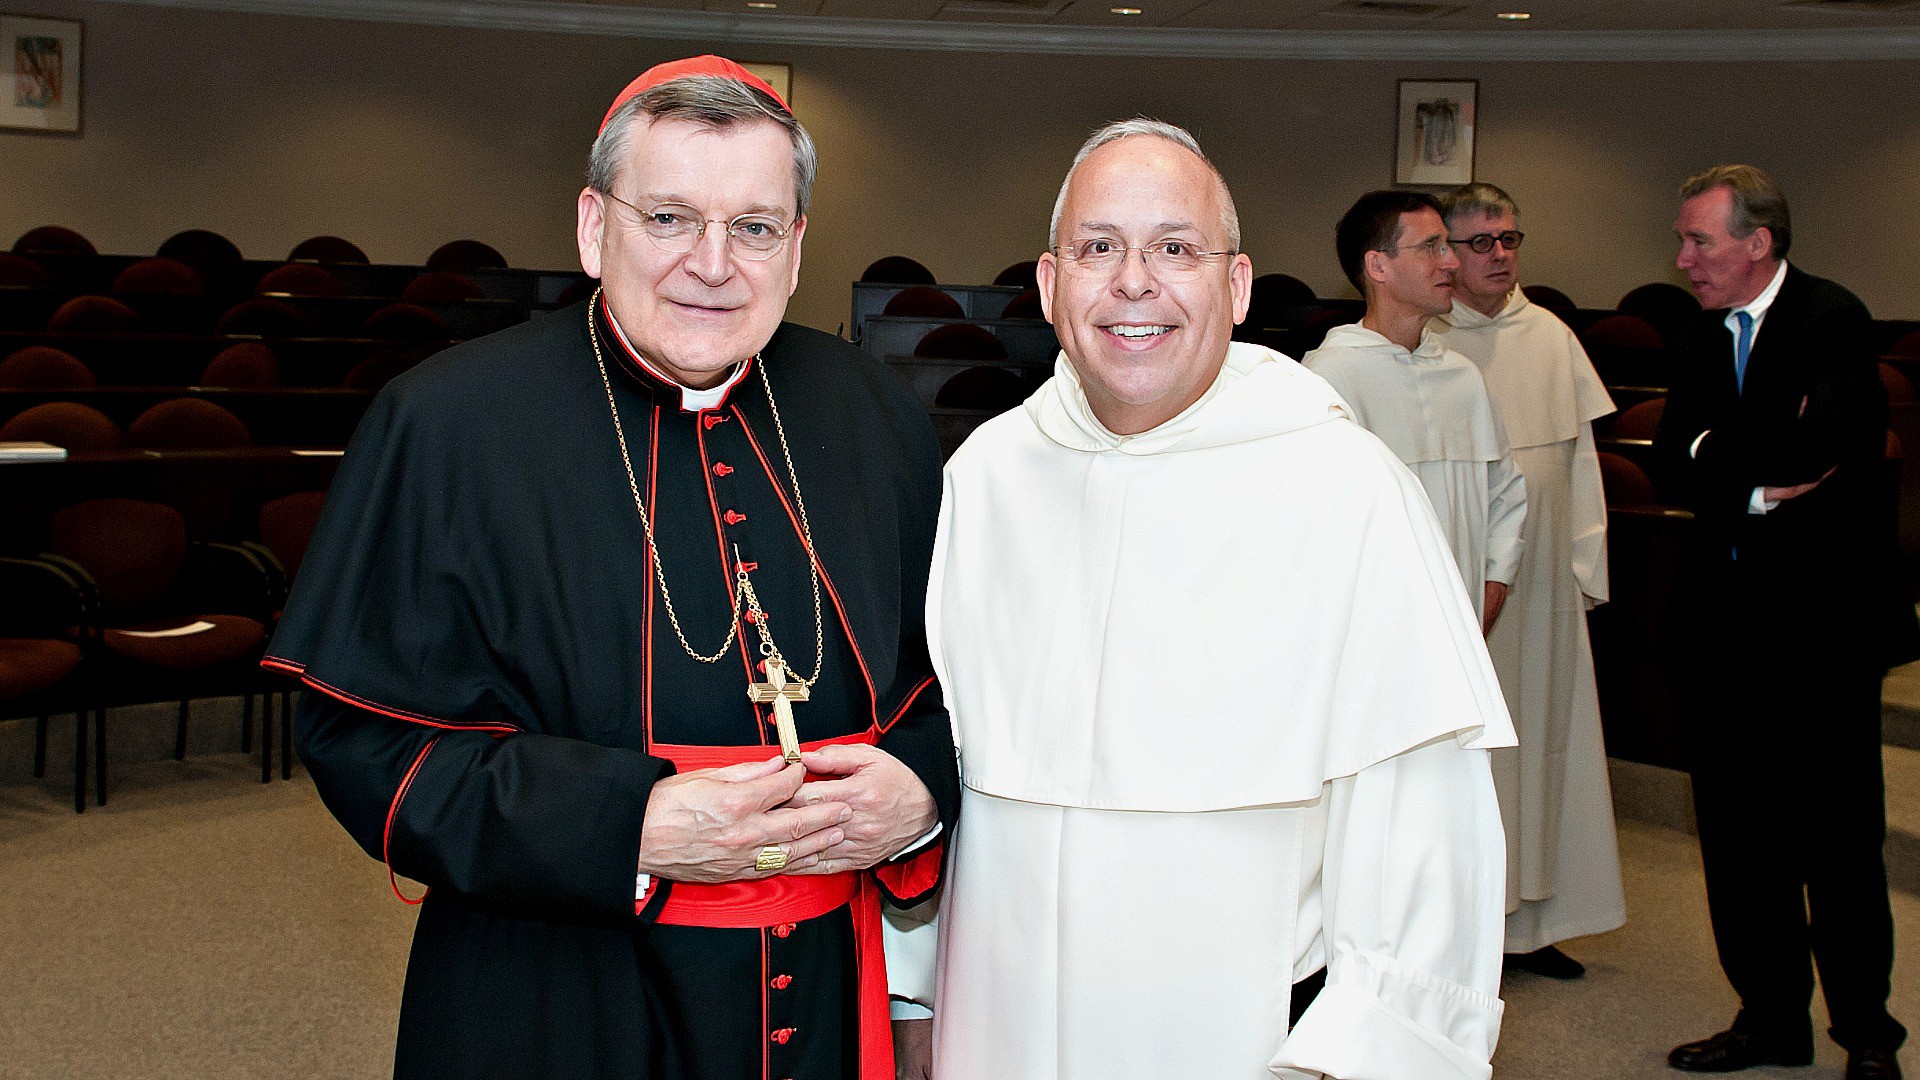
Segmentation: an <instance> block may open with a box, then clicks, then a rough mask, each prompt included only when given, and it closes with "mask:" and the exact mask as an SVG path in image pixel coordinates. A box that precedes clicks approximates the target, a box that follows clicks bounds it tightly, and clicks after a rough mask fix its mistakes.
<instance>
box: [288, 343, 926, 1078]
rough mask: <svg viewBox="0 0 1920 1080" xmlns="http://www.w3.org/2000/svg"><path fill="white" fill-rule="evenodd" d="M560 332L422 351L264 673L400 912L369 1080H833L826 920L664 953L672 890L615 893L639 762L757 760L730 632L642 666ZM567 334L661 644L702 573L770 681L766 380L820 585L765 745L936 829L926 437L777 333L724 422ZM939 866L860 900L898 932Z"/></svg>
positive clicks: (856, 379)
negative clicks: (903, 805) (736, 611)
mask: <svg viewBox="0 0 1920 1080" xmlns="http://www.w3.org/2000/svg"><path fill="white" fill-rule="evenodd" d="M588 311H589V309H588V308H587V306H586V305H579V306H575V307H573V308H569V309H566V310H564V311H560V312H556V313H553V314H551V315H546V316H541V317H539V318H537V319H536V320H535V321H533V322H531V323H528V324H525V325H523V326H520V327H516V328H514V329H511V330H507V331H504V332H501V333H498V334H494V335H491V336H489V337H486V338H483V339H480V340H477V341H474V342H470V343H468V344H466V345H463V346H460V347H457V348H454V349H450V350H447V351H446V352H444V353H441V354H439V355H438V356H435V357H434V358H432V359H431V360H429V361H427V362H426V363H424V364H422V365H421V366H420V367H418V368H416V369H415V370H414V371H412V372H410V373H408V374H407V375H405V376H402V377H401V378H399V379H396V380H395V381H394V382H393V383H392V385H390V386H389V387H388V388H387V389H386V390H385V391H384V392H383V393H382V394H381V395H380V397H379V398H378V399H376V401H375V402H374V404H373V406H372V408H371V409H370V410H369V411H368V413H367V416H366V419H365V420H364V421H363V422H362V424H361V425H360V429H359V431H358V432H357V433H356V434H355V435H354V438H353V442H352V444H351V445H350V446H349V447H348V450H347V455H346V458H345V460H344V462H343V463H342V466H341V470H340V473H339V476H338V477H337V479H336V480H335V481H334V485H333V489H332V492H331V494H330V496H329V498H328V501H327V507H326V510H325V512H324V514H323V515H322V517H321V521H320V524H319V528H318V530H317V531H316V532H315V534H314V538H313V541H312V544H311V546H310V548H309V550H308V554H307V556H306V558H305V561H304V563H303V565H302V569H301V571H300V578H299V581H298V583H297V584H296V586H295V588H294V591H293V596H292V598H291V601H290V603H289V604H288V607H287V613H286V616H285V620H284V621H283V622H282V623H281V625H280V629H279V631H278V633H277V634H276V635H275V636H274V640H273V644H272V647H271V648H270V650H269V656H268V660H267V665H268V666H269V667H274V668H278V669H280V670H284V671H289V672H294V673H298V674H300V675H301V676H302V677H303V678H304V679H305V680H306V682H307V684H308V686H309V692H308V693H306V694H305V695H303V699H302V702H301V706H300V711H299V716H298V726H297V738H298V741H299V749H300V753H301V756H302V758H303V759H304V760H305V762H306V763H307V765H308V768H309V769H310V771H311V772H312V774H313V777H314V782H315V784H316V786H317V787H318V788H319V791H320V794H321V797H322V798H323V799H324V800H325V801H326V804H327V806H328V807H329V809H331V810H332V811H333V813H334V814H335V815H336V816H337V817H338V818H339V819H340V821H341V823H342V824H343V825H345V826H346V828H347V830H348V832H350V833H351V834H352V835H353V837H354V839H355V840H357V841H359V843H360V845H361V846H362V847H364V848H365V849H366V850H367V851H368V852H369V853H370V854H372V855H373V856H374V857H376V858H383V859H384V860H385V861H386V862H387V863H388V865H389V866H391V867H392V868H393V869H394V870H396V871H398V872H399V873H401V874H404V875H406V876H407V877H410V878H413V879H415V880H418V881H420V882H424V883H425V884H427V885H428V886H429V887H430V889H431V891H430V893H429V895H428V896H427V898H426V900H425V902H424V903H423V904H422V905H421V908H420V916H419V921H418V925H417V927H416V929H415V933H414V943H413V953H412V958H411V961H410V963H409V965H408V970H407V982H406V990H405V994H404V997H403V1001H402V1007H401V1015H400V1030H399V1037H398V1047H397V1052H396V1067H395V1072H396V1075H398V1076H401V1077H408V1078H412V1077H476V1078H477V1077H487V1078H504V1077H543V1078H565V1077H623V1078H667V1077H672V1078H697V1080H746V1078H749V1077H753V1078H761V1080H783V1078H793V1080H807V1078H812V1080H843V1078H851V1077H855V1076H859V1075H861V1072H860V1068H859V1064H858V1060H859V1057H860V1053H859V1047H860V1046H861V1044H862V1043H863V1042H864V1043H865V1044H866V1046H867V1051H868V1061H869V1064H870V1065H871V1064H872V1061H873V1050H874V1046H875V1045H878V1044H877V1043H876V1042H875V1040H876V1039H884V1024H875V1023H873V1022H872V1016H873V1012H872V1010H871V1006H872V1003H873V999H872V998H871V997H869V998H868V999H867V1004H868V1009H867V1013H866V1016H867V1019H866V1021H865V1022H864V1023H863V1020H862V1017H861V1011H860V1009H858V1008H856V994H855V989H856V982H857V979H856V969H857V958H856V954H857V953H860V954H861V957H862V958H863V959H864V961H865V962H866V963H867V964H868V965H871V964H872V962H873V954H872V953H871V952H870V951H864V950H862V948H861V947H860V946H859V943H858V942H857V940H856V939H857V938H858V934H857V933H856V925H864V924H862V923H861V920H860V919H859V917H858V916H857V915H856V914H854V911H855V909H856V908H857V907H858V905H853V906H841V907H838V908H837V909H834V910H831V911H828V912H826V913H825V914H822V915H818V916H817V917H810V918H805V919H785V920H780V921H770V922H769V923H768V924H767V925H760V924H759V923H758V922H756V923H754V924H753V925H750V926H747V927H744V928H740V927H738V924H737V923H735V924H731V925H727V926H726V928H718V927H715V926H712V925H681V924H670V923H673V922H675V920H674V919H673V917H672V916H671V914H670V913H671V912H672V911H673V910H674V905H675V903H676V902H675V900H674V893H675V890H676V886H675V885H674V884H673V883H671V882H653V883H651V888H650V890H648V891H647V892H645V893H644V894H642V893H641V892H640V890H639V888H638V887H637V884H636V863H637V856H638V851H639V843H640V830H641V820H642V816H643V812H644V809H645V807H646V803H647V797H648V794H649V792H650V790H651V788H652V785H653V784H654V783H656V782H657V781H659V780H660V779H662V778H663V777H665V776H668V775H670V774H672V773H673V772H674V771H675V766H674V764H673V763H672V761H670V760H668V758H669V757H670V756H673V753H674V747H676V746H693V747H699V746H743V747H753V748H764V749H754V750H750V751H747V755H748V756H751V757H755V758H763V757H771V756H773V755H774V754H776V753H777V752H778V750H777V737H776V733H775V730H774V727H773V724H772V723H771V719H770V713H769V712H768V707H767V706H763V705H755V704H752V703H750V702H749V701H748V698H747V685H748V683H749V681H750V680H752V679H758V678H761V677H762V676H761V675H760V673H759V672H758V671H756V670H755V668H754V664H755V662H757V661H758V659H759V654H758V651H757V645H758V642H759V638H758V635H757V634H756V633H755V632H753V629H752V627H751V624H749V623H747V622H746V621H745V620H744V619H743V622H742V627H741V629H742V634H741V635H740V636H739V639H738V640H736V642H735V644H734V645H733V646H731V647H730V648H729V649H728V651H727V655H726V656H725V657H723V658H722V659H721V660H720V662H718V663H714V664H704V663H699V662H696V661H695V660H693V659H692V658H691V657H689V656H688V655H687V654H686V652H685V651H684V650H683V649H682V648H681V645H680V643H679V641H678V640H677V639H676V637H675V635H674V631H673V627H672V625H671V622H670V620H669V619H668V617H667V612H666V610H665V606H664V604H663V602H662V596H661V593H660V589H659V587H658V585H657V584H656V583H655V581H654V579H653V570H652V566H651V563H650V561H649V559H648V556H647V541H646V537H645V534H644V532H643V530H642V526H641V521H640V517H639V514H638V512H637V511H636V508H635V506H634V496H633V492H632V490H631V488H630V486H629V480H628V474H627V471H626V469H625V468H624V467H623V465H622V461H621V454H620V447H619V444H618V442H616V440H615V433H614V422H613V415H612V411H611V409H610V408H609V402H608V390H607V387H606V385H605V384H604V383H603V382H602V379H601V374H600V370H599V368H598V367H597V366H596V364H595V363H594V354H593V349H592V345H591V342H590V339H589V337H588V330H587V322H588V318H589V314H588ZM593 318H594V319H595V320H596V322H597V326H598V329H599V335H600V344H601V351H602V353H603V354H604V356H605V360H606V368H607V372H608V375H609V377H610V380H611V384H612V393H613V397H614V399H615V401H616V402H617V403H618V408H619V414H620V419H621V422H622V424H623V425H624V428H625V432H626V439H627V445H628V448H629V451H630V457H631V461H632V467H633V476H634V478H635V480H636V481H637V484H638V487H639V490H640V493H641V495H642V496H643V497H644V498H645V499H646V500H647V505H648V512H649V514H650V515H651V517H652V521H653V526H654V536H655V539H656V541H657V543H658V545H659V550H660V556H661V559H662V562H663V563H664V566H665V572H666V578H667V587H668V590H669V591H670V593H671V596H672V600H673V603H674V607H675V609H676V611H677V613H678V615H679V619H680V623H681V626H682V627H683V628H684V630H685V632H686V635H687V638H688V641H689V642H690V643H691V644H692V646H693V647H694V648H696V649H699V650H701V651H703V652H707V653H711V652H712V651H713V650H715V649H716V648H717V647H718V646H719V645H720V643H721V642H722V641H723V640H724V639H725V637H726V633H727V624H728V620H729V618H730V612H731V610H732V609H731V606H730V602H729V590H730V589H731V588H732V580H733V579H732V570H733V567H734V564H735V551H736V549H737V551H738V559H739V561H740V562H742V563H744V564H746V566H747V568H748V569H749V570H750V572H751V577H752V580H753V583H754V587H755V590H756V592H757V593H758V596H759V598H760V601H761V604H762V605H763V607H764V609H765V611H766V612H767V615H768V618H769V625H771V626H772V627H773V629H774V634H775V638H776V641H777V642H778V644H779V646H780V649H781V651H782V653H783V654H784V655H785V657H786V659H787V660H788V662H789V663H790V664H791V665H792V666H793V668H794V669H795V670H796V671H797V672H798V673H799V674H801V675H803V676H804V675H807V674H809V673H811V671H812V657H813V652H814V641H815V633H814V625H815V623H814V615H813V610H814V601H813V594H812V590H811V588H810V586H809V577H808V566H807V559H806V554H805V549H804V546H803V544H802V542H801V539H800V535H801V529H800V526H799V523H798V521H797V518H798V517H799V513H798V511H799V504H798V503H797V502H796V501H795V499H794V494H795V493H794V492H793V491H792V490H791V487H792V485H791V484H790V483H789V480H788V473H787V467H786V463H785V460H784V454H783V451H782V447H781V439H780V436H779V433H778V428H777V426H776V425H775V423H774V414H773V411H772V409H771V408H770V405H769V401H768V396H767V392H766V387H765V384H763V382H762V370H761V367H760V365H762V364H764V365H765V375H766V377H768V378H770V379H771V382H772V387H773V391H774V404H777V406H778V408H779V410H780V417H781V419H782V420H783V421H784V424H785V428H786V434H787V441H788V449H790V450H791V453H792V458H793V466H794V469H795V472H796V473H797V475H798V478H799V486H800V492H799V494H800V495H801V496H802V497H803V498H804V504H805V510H806V514H807V518H808V520H809V524H810V525H811V528H812V533H813V537H814V543H815V545H816V548H817V551H818V557H819V561H820V564H821V567H822V569H823V571H824V574H823V579H822V581H821V597H820V604H821V607H820V611H821V616H822V618H823V619H824V621H825V629H824V634H825V638H824V641H825V653H824V661H823V667H822V669H821V671H820V675H819V678H818V680H817V681H816V682H815V683H814V685H813V687H812V695H811V700H809V701H808V702H806V703H804V704H799V705H796V706H795V707H794V715H795V719H796V723H797V727H798V732H799V736H800V739H801V741H802V742H811V741H819V740H825V739H833V738H839V737H846V736H860V735H861V734H862V733H867V734H869V735H871V736H874V737H877V739H878V743H879V745H880V746H881V748H883V749H884V750H886V751H887V752H889V753H891V754H893V755H894V756H895V757H898V758H899V759H901V760H902V761H903V762H905V763H906V764H907V765H908V766H909V767H911V768H912V769H913V770H914V772H915V773H917V774H918V775H919V776H920V778H921V779H922V780H924V781H925V782H926V784H927V787H928V788H929V789H930V790H931V791H932V792H933V794H934V799H935V802H936V803H937V804H938V806H939V810H940V815H941V820H942V822H943V823H944V824H945V827H946V828H948V829H951V828H952V825H953V820H954V815H955V814H956V813H957V810H958V803H959V798H958V791H959V786H958V778H957V775H956V771H955V762H954V751H953V741H952V733H951V728H950V726H949V723H948V719H947V713H946V710H945V707H944V706H943V705H942V703H941V698H940V692H939V687H938V686H937V684H935V683H934V681H933V675H932V669H931V666H930V664H929V662H928V657H927V649H926V637H925V632H924V628H923V625H922V605H923V603H924V599H925V590H926V581H927V567H928V561H929V558H930V556H931V549H932V544H933V532H934V523H935V516H936V512H937V510H938V504H939V498H940V461H939V451H938V448H937V445H936V443H935V440H934V436H933V432H932V430H931V426H930V425H929V423H928V421H927V419H926V417H925V414H924V413H922V412H921V411H920V409H919V408H918V406H916V405H915V404H914V403H913V402H912V400H911V399H910V398H909V397H908V396H907V394H906V393H905V392H904V390H903V389H902V388H901V387H899V386H898V385H897V384H896V383H895V382H894V380H893V377H892V376H891V375H889V374H888V373H887V372H886V371H885V369H883V368H882V367H881V366H880V365H878V364H877V363H875V362H873V361H872V360H871V359H870V358H868V357H866V356H864V355H862V354H860V353H859V352H858V351H856V350H854V349H852V348H851V347H849V346H847V345H846V344H844V343H842V342H840V341H839V340H837V339H835V338H832V337H830V336H828V335H825V334H821V333H818V332H817V331H812V330H808V329H805V328H802V327H797V326H793V325H790V324H783V325H782V326H781V327H780V329H779V330H778V331H777V332H776V333H775V334H774V336H773V338H772V340H771V341H770V342H769V343H768V345H767V347H766V348H765V350H763V352H762V354H761V356H762V358H761V359H758V360H755V361H753V362H751V363H750V364H749V365H748V369H747V370H746V371H745V372H744V376H743V377H742V378H740V379H739V380H738V381H737V382H735V383H734V384H733V385H732V388H731V389H730V390H729V391H728V392H727V395H726V397H725V398H724V400H722V401H721V402H720V403H719V404H718V405H716V406H715V407H713V408H710V409H704V410H700V411H686V410H684V409H682V407H681V395H680V388H679V387H677V386H675V385H674V384H672V383H671V382H669V381H667V380H665V379H663V378H661V377H660V376H659V375H658V374H656V373H655V372H653V371H652V370H651V369H649V368H648V367H646V365H645V364H644V363H642V362H640V361H639V360H638V359H637V358H636V357H634V356H633V355H632V354H631V353H630V352H629V351H628V350H626V349H625V347H624V346H623V345H622V343H621V342H620V340H619V338H618V337H617V336H616V335H615V334H614V333H613V332H612V330H611V328H610V326H609V324H608V322H607V319H606V317H605V314H604V309H595V311H594V314H593ZM315 691H319V692H315ZM682 757H683V759H684V755H682ZM940 857H941V845H940V844H939V843H938V842H937V841H936V842H935V843H932V844H929V845H927V846H926V847H924V848H921V849H920V850H918V851H917V852H915V853H913V854H911V855H909V856H907V857H905V858H903V859H901V860H899V861H897V862H896V863H894V864H893V865H891V866H889V867H886V868H883V869H882V871H881V872H879V873H876V874H873V875H869V878H870V879H873V878H877V879H878V880H879V882H880V886H881V889H882V892H883V893H884V894H885V895H886V896H887V898H888V899H889V900H894V901H898V902H901V903H911V902H914V901H916V900H918V899H920V898H923V897H924V896H925V895H926V894H927V893H929V892H930V891H931V890H932V888H933V887H934V885H935V883H936V882H937V878H938V873H939V863H940ZM786 880H787V881H789V882H799V881H805V882H808V883H817V882H818V880H819V879H786ZM863 887H871V886H870V885H868V886H863ZM680 891H681V892H683V893H684V894H686V896H688V897H691V896H693V894H694V893H695V891H696V890H694V889H691V888H688V887H685V886H682V887H680ZM903 894H904V895H903ZM663 914H665V915H667V918H668V922H662V921H660V920H661V919H662V917H663ZM679 921H680V922H684V921H685V920H679ZM723 925H725V924H723ZM869 970H871V968H870V966H869ZM876 1029H878V1030H876ZM863 1036H864V1038H863ZM889 1068H890V1066H889ZM888 1075H891V1073H890V1072H889V1073H888Z"/></svg>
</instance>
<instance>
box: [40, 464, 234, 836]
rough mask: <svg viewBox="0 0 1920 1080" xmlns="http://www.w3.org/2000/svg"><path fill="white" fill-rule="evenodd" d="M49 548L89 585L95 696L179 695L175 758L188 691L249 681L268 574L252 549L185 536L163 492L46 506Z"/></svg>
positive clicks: (102, 770) (123, 699)
mask: <svg viewBox="0 0 1920 1080" xmlns="http://www.w3.org/2000/svg"><path fill="white" fill-rule="evenodd" d="M47 543H48V551H49V552H50V553H51V554H54V555H57V556H59V557H61V558H62V559H65V560H67V561H68V562H69V563H70V564H72V565H74V566H76V567H78V568H80V569H81V570H83V571H84V572H85V574H86V576H87V578H88V585H89V586H90V587H91V589H93V590H94V592H95V594H96V598H97V599H96V603H97V609H96V610H97V616H96V618H97V624H96V626H95V636H94V640H95V641H97V642H98V648H97V649H96V650H95V651H94V652H93V654H92V655H91V656H90V657H89V658H88V659H89V666H90V668H92V670H91V671H90V672H89V678H90V679H91V680H93V681H94V682H95V684H96V685H97V686H99V688H100V691H101V694H102V703H103V704H124V705H131V704H140V703H145V702H152V701H178V702H179V703H180V711H179V720H178V725H177V728H176V731H175V736H174V757H175V758H176V759H181V760H184V759H185V758H186V755H187V719H188V701H189V700H190V699H192V698H194V697H207V696H214V695H216V694H233V693H246V692H250V691H251V690H252V689H253V688H255V687H257V686H259V685H261V683H262V679H261V678H260V677H259V676H258V675H257V674H256V672H255V670H254V661H256V660H257V658H258V656H259V654H260V652H261V650H262V648H263V646H264V644H265V641H266V621H265V620H266V618H267V615H268V612H267V611H266V610H265V606H266V604H268V603H269V602H270V591H269V590H270V580H269V578H268V576H267V574H266V571H265V570H264V568H263V567H261V565H260V564H259V562H258V561H257V559H256V557H255V556H254V555H253V554H251V553H250V552H247V551H245V550H244V549H242V548H239V547H236V546H233V545H227V544H206V543H197V544H195V543H189V542H188V539H187V525H186V519H185V518H184V517H182V516H181V515H180V513H179V511H177V510H175V509H173V508H172V507H170V506H165V505H162V504H160V503H155V502H147V501H144V500H138V499H121V498H108V499H90V500H88V501H86V502H82V503H77V504H75V505H73V506H69V507H67V508H65V509H63V510H61V511H59V512H57V513H55V514H54V515H53V517H52V520H51V522H50V524H49V528H48V541H47ZM95 734H96V738H95V741H94V742H95V745H94V753H95V756H96V757H95V760H96V763H97V764H96V768H97V771H98V773H99V775H98V776H97V778H96V779H97V787H96V790H95V793H94V797H95V800H96V801H97V802H99V803H101V804H103V805H104V804H105V803H106V801H107V785H106V756H107V754H106V731H105V728H104V724H103V725H102V726H101V727H100V728H98V729H97V730H96V733H95Z"/></svg>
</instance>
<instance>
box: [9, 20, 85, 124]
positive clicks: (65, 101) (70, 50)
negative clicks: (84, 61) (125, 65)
mask: <svg viewBox="0 0 1920 1080" xmlns="http://www.w3.org/2000/svg"><path fill="white" fill-rule="evenodd" d="M81 31H82V26H81V23H80V21H79V20H78V19H48V18H42V17H40V16H37V15H7V14H0V47H4V48H5V50H6V52H5V60H4V63H5V64H6V74H7V80H6V83H5V85H4V87H0V129H4V130H8V131H49V132H58V133H62V134H69V135H77V134H79V133H80V89H81V54H80V49H81Z"/></svg>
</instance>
